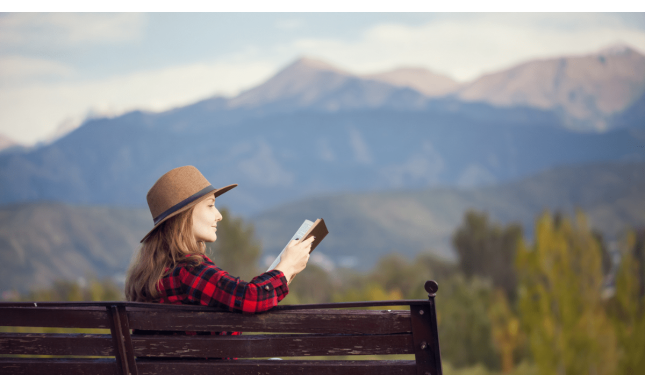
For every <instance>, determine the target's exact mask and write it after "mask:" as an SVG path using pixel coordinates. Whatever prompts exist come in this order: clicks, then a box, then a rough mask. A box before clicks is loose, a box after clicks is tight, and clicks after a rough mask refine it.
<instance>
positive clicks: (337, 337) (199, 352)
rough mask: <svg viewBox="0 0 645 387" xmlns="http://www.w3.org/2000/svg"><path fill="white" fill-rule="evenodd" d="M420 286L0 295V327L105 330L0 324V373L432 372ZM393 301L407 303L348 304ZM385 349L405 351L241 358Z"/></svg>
mask: <svg viewBox="0 0 645 387" xmlns="http://www.w3.org/2000/svg"><path fill="white" fill-rule="evenodd" d="M426 290H428V292H429V299H428V300H397V301H375V302H356V303H332V304H315V305H287V306H278V307H276V308H274V309H272V310H271V311H269V312H266V313H261V314H255V315H244V314H240V313H230V312H223V311H220V310H217V309H214V308H207V307H200V306H188V305H161V304H151V303H136V302H94V303H78V302H77V303H73V302H68V303H52V302H48V303H0V327H3V326H4V327H49V328H96V329H109V332H110V333H109V334H107V333H106V334H85V333H7V332H4V333H0V374H36V373H37V374H383V373H385V374H441V373H442V370H441V355H440V351H439V339H438V334H437V319H436V311H435V306H434V298H435V293H436V291H437V286H436V283H435V282H434V281H428V282H427V283H426ZM401 305H405V306H407V307H409V310H356V309H348V308H357V307H359V308H360V307H363V308H364V307H371V306H378V307H384V308H385V307H388V306H401ZM131 330H154V331H242V332H244V334H243V335H242V336H216V335H197V336H189V335H176V336H175V335H139V334H132V333H131ZM249 332H261V333H259V334H253V333H249ZM395 354H413V355H414V359H415V360H379V361H375V360H282V361H275V360H260V359H250V358H268V357H308V356H354V355H395ZM42 355H47V356H49V357H42ZM8 356H10V357H8ZM17 356H18V357H17ZM52 356H53V357H52ZM219 358H239V360H216V359H219Z"/></svg>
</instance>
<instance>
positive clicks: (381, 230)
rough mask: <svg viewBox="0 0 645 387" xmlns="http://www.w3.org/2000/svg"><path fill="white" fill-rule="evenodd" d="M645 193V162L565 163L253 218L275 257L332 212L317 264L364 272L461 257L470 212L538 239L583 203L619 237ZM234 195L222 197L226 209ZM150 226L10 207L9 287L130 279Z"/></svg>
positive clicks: (0, 231)
mask: <svg viewBox="0 0 645 387" xmlns="http://www.w3.org/2000/svg"><path fill="white" fill-rule="evenodd" d="M237 189H238V188H236V190H237ZM644 190H645V163H602V164H595V165H594V164H592V165H579V166H568V167H557V168H553V169H550V170H548V171H545V172H542V173H539V174H537V175H534V176H531V177H528V178H525V179H521V180H518V181H513V182H509V183H505V184H498V185H493V186H489V187H481V188H472V189H458V188H435V189H426V190H412V191H410V190H405V191H400V190H398V191H388V192H379V193H370V192H363V193H358V192H356V193H344V194H328V195H317V196H312V197H309V198H307V199H303V200H300V201H297V202H293V203H290V204H287V205H283V206H279V207H275V208H273V209H270V210H267V211H265V212H264V213H262V214H259V215H257V216H255V217H252V218H247V219H246V220H247V221H249V222H252V223H254V225H255V229H256V234H257V236H258V237H259V238H260V239H261V240H262V245H263V250H264V253H263V254H264V256H265V257H266V258H268V256H269V255H275V254H277V253H278V252H279V251H280V250H281V249H282V248H283V247H284V244H286V242H287V241H288V240H289V238H291V236H292V235H293V233H294V232H295V230H296V229H297V228H298V227H299V226H300V224H301V223H302V221H303V220H304V219H305V218H309V219H311V220H313V219H315V218H318V217H323V218H324V219H325V223H327V226H328V228H329V230H330V234H329V235H328V236H327V237H326V238H325V241H324V242H323V243H322V244H321V245H320V247H319V248H318V249H317V250H316V251H315V252H314V254H313V255H312V261H316V260H317V261H318V262H323V263H326V264H327V266H328V267H329V266H332V265H345V266H353V267H355V268H357V269H361V270H363V269H368V268H369V267H370V266H371V265H372V264H373V263H374V262H375V261H376V260H377V259H378V258H379V257H381V256H382V255H384V254H386V253H388V252H399V253H403V254H406V255H407V256H408V257H410V258H412V257H413V256H414V255H415V254H417V253H419V252H422V251H427V250H431V251H434V252H436V253H439V254H440V255H441V256H443V257H445V258H447V259H453V258H454V252H453V251H452V248H451V244H450V237H451V235H452V233H453V232H454V230H455V229H456V228H457V227H458V226H459V225H460V224H461V222H462V219H463V215H464V211H466V210H468V209H471V208H472V209H476V210H479V211H487V212H488V213H489V215H490V218H491V219H492V220H494V221H498V222H501V223H502V224H508V223H510V222H519V223H521V224H522V225H523V226H524V231H525V235H526V237H527V238H529V240H530V239H531V237H532V232H533V222H534V220H535V218H536V217H537V216H538V215H539V213H540V212H541V211H542V210H544V209H547V208H548V209H550V210H556V209H560V210H562V211H564V212H569V213H570V212H571V211H572V210H573V209H574V207H576V206H578V207H580V208H582V209H583V210H584V211H585V212H586V213H587V214H588V216H589V220H590V223H591V226H592V227H593V228H595V229H597V230H599V231H601V232H603V233H604V235H605V236H606V237H607V238H609V239H612V238H616V237H617V236H619V235H620V233H621V232H622V231H623V230H624V229H625V227H627V226H633V227H643V226H645V197H644V196H643V195H642V192H644ZM234 192H235V191H231V193H230V194H228V195H232V194H233V193H234ZM228 195H224V196H222V197H221V198H219V199H218V203H221V204H220V205H222V204H223V205H224V206H226V201H225V200H223V199H225V198H226V196H228ZM220 199H222V200H220ZM151 227H152V221H151V218H150V212H149V211H148V209H147V208H123V207H120V208H116V207H113V208H110V207H96V206H71V205H68V204H63V203H53V202H49V203H42V202H40V203H25V204H12V205H5V206H2V207H0V265H1V266H2V268H3V269H2V271H0V292H2V291H5V290H10V289H12V288H13V289H16V290H19V291H22V292H24V291H27V290H28V289H29V288H31V287H34V286H43V287H44V286H48V285H49V284H51V282H52V281H53V280H55V279H58V278H65V279H69V280H76V279H77V278H79V277H85V278H87V276H88V275H96V276H98V277H106V276H109V277H113V278H115V279H117V280H118V281H123V278H124V274H125V270H126V268H127V266H128V264H129V262H130V257H131V256H132V254H133V252H134V250H135V248H136V247H137V246H138V244H139V239H140V238H141V237H142V236H143V235H145V233H146V232H148V231H149V230H150V228H151ZM267 266H268V264H267Z"/></svg>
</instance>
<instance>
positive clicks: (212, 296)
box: [158, 255, 289, 314]
mask: <svg viewBox="0 0 645 387" xmlns="http://www.w3.org/2000/svg"><path fill="white" fill-rule="evenodd" d="M202 257H204V262H203V263H201V264H200V265H197V266H188V265H179V266H177V267H175V268H174V269H172V270H169V269H166V274H165V275H164V277H163V278H161V280H160V281H159V284H158V289H159V291H160V293H161V299H160V300H159V302H160V303H169V304H192V305H205V306H216V307H220V308H224V309H226V310H228V311H231V312H233V311H235V312H242V313H248V314H253V313H260V312H266V311H267V310H269V309H271V308H273V307H274V306H276V305H278V302H280V301H281V300H282V299H283V298H284V297H285V296H286V295H287V294H289V288H288V287H287V279H286V278H285V276H284V274H283V273H282V272H281V271H280V270H271V271H269V272H266V273H264V274H262V275H259V276H257V277H255V278H253V279H252V280H251V282H245V281H242V280H240V279H239V278H238V277H233V276H231V275H230V274H228V273H227V272H226V271H224V270H222V269H220V268H219V267H217V266H216V265H215V264H214V263H213V261H211V260H210V259H209V258H208V257H207V256H205V255H202Z"/></svg>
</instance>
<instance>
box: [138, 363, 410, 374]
mask: <svg viewBox="0 0 645 387" xmlns="http://www.w3.org/2000/svg"><path fill="white" fill-rule="evenodd" d="M137 367H138V369H139V374H141V375H150V374H164V375H173V374H180V375H183V374H192V375H213V374H221V375H271V374H273V375H339V374H340V375H413V374H415V373H416V370H417V366H416V363H415V362H414V360H378V361H368V360H347V361H335V360H334V361H325V360H189V361H185V360H176V361H173V362H169V361H163V360H140V361H138V362H137Z"/></svg>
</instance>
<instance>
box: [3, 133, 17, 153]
mask: <svg viewBox="0 0 645 387" xmlns="http://www.w3.org/2000/svg"><path fill="white" fill-rule="evenodd" d="M13 147H20V144H18V143H17V142H15V141H14V140H12V139H10V138H9V137H7V136H5V135H3V134H0V152H2V151H4V150H5V149H9V148H13Z"/></svg>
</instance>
